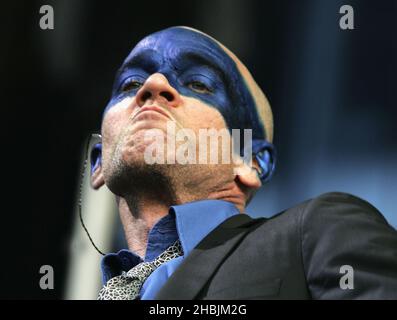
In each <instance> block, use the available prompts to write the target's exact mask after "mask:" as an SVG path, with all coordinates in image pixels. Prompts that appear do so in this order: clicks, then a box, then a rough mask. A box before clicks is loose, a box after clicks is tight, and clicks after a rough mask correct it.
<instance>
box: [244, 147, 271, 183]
mask: <svg viewBox="0 0 397 320" xmlns="http://www.w3.org/2000/svg"><path fill="white" fill-rule="evenodd" d="M252 153H253V154H252V155H253V158H252V167H249V166H248V164H247V163H246V162H244V163H243V164H242V166H241V167H239V168H238V170H239V171H238V173H237V175H238V177H239V180H240V182H241V183H243V184H244V185H245V186H247V187H249V188H254V189H258V188H259V187H260V186H261V185H262V184H263V183H265V182H267V181H269V180H270V179H271V177H272V175H273V172H274V169H275V166H276V150H275V148H274V146H273V144H271V143H269V142H267V141H265V140H254V141H253V143H252Z"/></svg>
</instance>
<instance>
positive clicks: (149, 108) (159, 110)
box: [131, 106, 172, 120]
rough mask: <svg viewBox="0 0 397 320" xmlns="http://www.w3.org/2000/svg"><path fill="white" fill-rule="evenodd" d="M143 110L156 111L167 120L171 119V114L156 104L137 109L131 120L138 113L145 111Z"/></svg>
mask: <svg viewBox="0 0 397 320" xmlns="http://www.w3.org/2000/svg"><path fill="white" fill-rule="evenodd" d="M145 112H157V113H159V114H161V115H163V116H165V117H166V118H168V119H169V120H172V118H171V116H170V115H169V114H168V113H167V111H165V110H164V108H161V107H158V106H144V107H141V108H140V109H139V111H138V112H137V113H136V114H135V115H134V116H133V117H132V119H131V120H134V119H135V118H136V117H137V116H138V115H140V114H142V113H145Z"/></svg>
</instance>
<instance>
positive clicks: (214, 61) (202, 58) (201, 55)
mask: <svg viewBox="0 0 397 320" xmlns="http://www.w3.org/2000/svg"><path fill="white" fill-rule="evenodd" d="M176 59H177V61H178V60H180V61H183V60H184V59H188V60H190V61H192V62H195V63H198V64H202V65H205V66H208V67H209V68H211V69H213V70H214V71H215V72H216V73H217V74H219V75H220V76H221V77H222V80H225V79H227V77H226V68H225V65H224V64H223V62H222V61H223V60H222V58H221V57H219V55H215V54H208V53H207V52H204V51H197V50H194V51H193V50H189V51H183V52H180V53H179V54H178V56H177V57H176ZM219 62H220V63H219Z"/></svg>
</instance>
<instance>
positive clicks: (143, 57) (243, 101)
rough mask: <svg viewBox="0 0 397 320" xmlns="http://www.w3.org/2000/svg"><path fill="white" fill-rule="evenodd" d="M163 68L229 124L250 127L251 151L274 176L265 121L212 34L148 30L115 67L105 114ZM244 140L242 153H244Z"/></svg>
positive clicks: (173, 82) (263, 173)
mask: <svg viewBox="0 0 397 320" xmlns="http://www.w3.org/2000/svg"><path fill="white" fill-rule="evenodd" d="M154 73H161V74H163V75H164V76H165V77H166V78H167V80H168V82H169V83H170V85H171V86H172V87H173V88H174V89H176V90H177V91H178V92H179V94H180V95H183V96H188V97H192V98H196V99H199V100H201V101H203V102H204V103H206V104H208V105H210V106H212V107H214V108H216V109H217V110H219V112H220V113H221V114H222V116H223V117H224V119H225V122H226V124H227V126H228V128H229V130H232V129H240V134H241V135H240V141H243V132H244V129H252V139H253V141H252V142H253V154H254V155H255V158H256V160H257V163H258V164H259V166H260V167H261V171H260V173H259V176H260V178H261V180H262V181H263V182H264V181H267V180H269V179H270V177H271V175H272V173H273V170H274V167H275V150H274V147H273V145H272V144H271V143H269V142H267V141H266V138H267V137H266V132H265V130H264V124H263V123H262V121H261V120H260V117H259V115H258V112H257V109H256V105H255V102H254V99H253V97H252V95H251V93H250V91H249V89H248V87H247V85H246V82H245V80H244V78H243V77H242V75H241V74H240V72H239V70H238V68H237V66H236V64H235V62H234V61H233V59H232V58H231V57H230V56H229V55H228V54H227V53H226V52H225V51H224V49H223V48H222V47H220V46H219V44H218V43H216V42H215V41H214V40H212V39H211V38H209V37H207V36H206V35H203V34H201V33H199V32H196V31H193V30H189V29H186V28H182V27H173V28H169V29H165V30H162V31H159V32H157V33H154V34H152V35H149V36H148V37H146V38H144V39H143V40H142V41H140V42H139V43H138V44H137V45H136V46H135V48H134V49H133V50H132V51H131V53H130V54H129V55H128V57H127V58H126V60H125V61H124V63H123V64H122V66H121V68H120V69H119V71H118V72H117V75H116V78H115V81H114V85H113V90H112V96H111V99H110V101H109V103H108V105H107V107H106V109H105V111H104V114H105V113H106V112H107V111H108V110H109V109H110V108H111V107H112V106H114V105H115V104H117V103H118V102H120V101H121V100H123V99H125V98H127V97H132V96H135V94H136V93H137V91H138V90H139V88H140V84H143V83H144V82H145V81H146V79H147V78H148V77H149V76H150V75H152V74H154ZM243 147H244V146H243V145H241V155H242V153H243Z"/></svg>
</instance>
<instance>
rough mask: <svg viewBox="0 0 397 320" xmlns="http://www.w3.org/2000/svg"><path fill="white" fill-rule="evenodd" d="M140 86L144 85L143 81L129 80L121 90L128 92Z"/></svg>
mask: <svg viewBox="0 0 397 320" xmlns="http://www.w3.org/2000/svg"><path fill="white" fill-rule="evenodd" d="M140 87H142V82H139V81H136V80H133V81H128V82H126V83H124V84H123V85H122V86H121V91H122V92H128V91H131V90H136V89H139V88H140Z"/></svg>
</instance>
